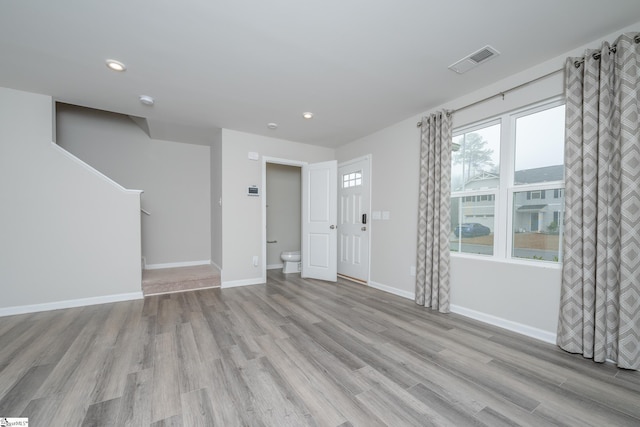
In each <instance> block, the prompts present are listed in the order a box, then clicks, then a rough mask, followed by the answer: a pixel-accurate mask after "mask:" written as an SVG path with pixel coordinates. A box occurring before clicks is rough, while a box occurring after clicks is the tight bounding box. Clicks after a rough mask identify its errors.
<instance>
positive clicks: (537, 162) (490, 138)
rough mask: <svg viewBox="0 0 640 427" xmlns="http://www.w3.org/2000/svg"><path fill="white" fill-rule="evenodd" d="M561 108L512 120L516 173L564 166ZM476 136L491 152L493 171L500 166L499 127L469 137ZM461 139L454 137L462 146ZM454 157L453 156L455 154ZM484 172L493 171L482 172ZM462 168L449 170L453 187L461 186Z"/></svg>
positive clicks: (457, 167) (490, 127) (484, 129)
mask: <svg viewBox="0 0 640 427" xmlns="http://www.w3.org/2000/svg"><path fill="white" fill-rule="evenodd" d="M564 123H565V110H564V105H560V106H556V107H552V108H547V109H544V110H541V111H537V112H534V113H530V112H526V113H525V114H524V115H522V116H520V117H518V118H516V119H515V136H516V147H515V170H516V171H519V170H525V169H534V168H540V167H545V166H553V165H562V164H563V163H564ZM472 132H473V133H476V134H479V135H480V136H481V137H482V139H484V140H485V141H487V145H486V147H487V148H490V149H492V150H493V163H494V165H495V167H496V169H497V168H498V167H499V164H500V158H499V157H500V124H494V125H490V126H486V127H483V128H480V129H476V130H473V131H467V134H468V133H472ZM463 136H464V135H459V136H457V137H454V138H453V140H454V142H461V140H462V138H463ZM454 155H455V153H454ZM485 169H486V170H489V169H492V168H485ZM462 170H463V166H462V165H461V164H458V165H453V166H452V170H451V173H452V178H453V179H452V181H453V183H454V184H456V185H454V187H457V186H459V185H460V184H461V181H462V180H461V175H462Z"/></svg>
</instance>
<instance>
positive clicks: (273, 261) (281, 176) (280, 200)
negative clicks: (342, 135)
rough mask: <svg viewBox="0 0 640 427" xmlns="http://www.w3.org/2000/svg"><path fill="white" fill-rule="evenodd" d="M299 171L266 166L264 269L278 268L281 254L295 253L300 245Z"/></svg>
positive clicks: (300, 203) (300, 193)
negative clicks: (284, 252)
mask: <svg viewBox="0 0 640 427" xmlns="http://www.w3.org/2000/svg"><path fill="white" fill-rule="evenodd" d="M301 173H302V170H301V168H300V167H296V166H288V165H280V164H277V163H267V171H266V179H267V182H266V187H265V192H264V196H265V197H266V198H267V242H269V241H274V240H276V241H277V243H267V268H273V267H276V266H282V259H281V258H280V253H281V252H282V251H299V250H300V245H301V243H300V242H301V239H302V235H301V226H302V224H301V218H302V213H301V207H302V199H301V198H302V175H301Z"/></svg>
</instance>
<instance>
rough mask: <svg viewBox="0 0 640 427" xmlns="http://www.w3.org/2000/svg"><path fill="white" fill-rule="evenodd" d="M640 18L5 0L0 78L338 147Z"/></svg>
mask: <svg viewBox="0 0 640 427" xmlns="http://www.w3.org/2000/svg"><path fill="white" fill-rule="evenodd" d="M638 21H640V1H639V0H606V1H604V0H562V1H560V0H531V1H516V0H484V1H478V0H442V1H440V2H434V1H428V0H415V1H414V0H393V1H391V0H387V1H383V0H368V1H364V0H322V1H310V0H272V1H267V0H108V1H99V0H84V1H83V0H75V1H74V0H56V1H52V0H2V1H1V2H0V86H4V87H10V88H15V89H21V90H26V91H32V92H37V93H42V94H47V95H51V96H53V97H54V98H55V99H57V100H60V101H63V102H67V103H71V104H77V105H82V106H87V107H92V108H98V109H103V110H107V111H113V112H118V113H124V114H129V115H134V116H140V117H146V118H148V119H149V121H150V122H154V123H164V126H170V125H171V124H176V125H177V126H176V128H180V129H188V128H190V127H191V128H193V129H197V130H199V131H202V130H203V129H204V130H206V129H209V128H214V127H222V128H228V129H236V130H240V131H245V132H251V133H255V134H262V135H268V136H273V137H277V138H283V139H288V140H292V141H298V142H303V143H308V144H316V145H324V146H328V147H335V146H339V145H341V144H344V143H347V142H350V141H352V140H354V139H357V138H360V137H363V136H365V135H368V134H370V133H372V132H375V131H376V130H379V129H382V128H384V127H386V126H389V125H391V124H393V123H396V122H398V121H400V120H403V119H406V118H408V117H411V116H413V115H416V114H419V113H421V112H424V111H426V110H428V109H430V108H433V107H435V106H438V105H441V104H443V103H445V102H447V101H449V100H452V99H455V98H458V97H460V96H462V95H464V94H465V93H469V92H471V91H474V90H476V89H479V88H481V87H484V86H486V85H488V84H490V83H493V82H495V81H498V80H500V79H502V78H504V77H507V76H509V75H512V74H515V73H517V72H520V71H522V70H525V69H527V68H529V67H531V66H533V65H535V64H539V63H541V62H544V61H545V60H548V59H550V58H554V57H557V56H558V55H561V54H563V53H565V52H568V51H570V50H572V49H575V48H576V47H579V46H581V45H584V44H585V43H588V42H590V41H593V40H597V39H599V38H601V37H604V36H606V35H607V34H611V33H613V32H615V31H616V30H617V29H620V28H623V27H625V26H628V25H631V24H633V23H635V22H638ZM638 30H640V28H639V29H638ZM487 44H490V45H492V46H493V47H495V48H496V49H498V51H500V53H501V55H500V56H499V57H497V58H496V59H492V60H491V61H488V62H487V63H485V64H483V65H481V66H480V67H478V68H475V69H473V70H471V71H469V72H468V73H466V74H463V75H458V74H456V73H454V72H452V71H450V70H448V69H447V67H448V66H449V65H450V64H452V63H453V62H455V61H457V60H458V59H461V58H462V57H464V56H466V55H467V54H469V53H472V52H473V51H475V50H477V49H479V48H482V47H483V46H485V45H487ZM107 58H113V59H117V60H120V61H122V62H124V63H125V64H126V65H127V67H128V69H127V71H126V72H124V73H116V72H113V71H110V70H109V69H107V67H106V66H105V60H106V59H107ZM141 94H146V95H151V96H153V97H154V98H155V99H156V104H155V105H154V106H153V107H147V106H143V105H141V104H140V103H139V101H138V96H139V95H141ZM303 111H312V112H313V113H315V117H314V118H313V119H312V120H304V119H303V118H302V112H303ZM268 122H275V123H278V125H279V127H278V129H277V130H270V129H267V127H266V124H267V123H268Z"/></svg>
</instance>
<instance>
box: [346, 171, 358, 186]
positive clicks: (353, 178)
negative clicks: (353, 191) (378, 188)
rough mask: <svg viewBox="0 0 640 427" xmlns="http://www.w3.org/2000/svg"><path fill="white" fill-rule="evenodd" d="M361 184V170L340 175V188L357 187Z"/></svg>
mask: <svg viewBox="0 0 640 427" xmlns="http://www.w3.org/2000/svg"><path fill="white" fill-rule="evenodd" d="M360 185H362V171H358V172H352V173H346V174H344V175H342V188H349V187H358V186H360Z"/></svg>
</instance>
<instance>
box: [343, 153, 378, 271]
mask: <svg viewBox="0 0 640 427" xmlns="http://www.w3.org/2000/svg"><path fill="white" fill-rule="evenodd" d="M369 162H370V157H369V156H367V157H364V158H360V159H356V160H354V161H351V162H347V163H344V164H341V165H340V167H339V168H338V186H339V190H338V274H340V275H343V276H348V277H351V278H353V279H357V280H360V281H363V282H367V281H368V280H369V233H370V224H371V218H370V179H369V169H370V167H369V165H370V163H369Z"/></svg>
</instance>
